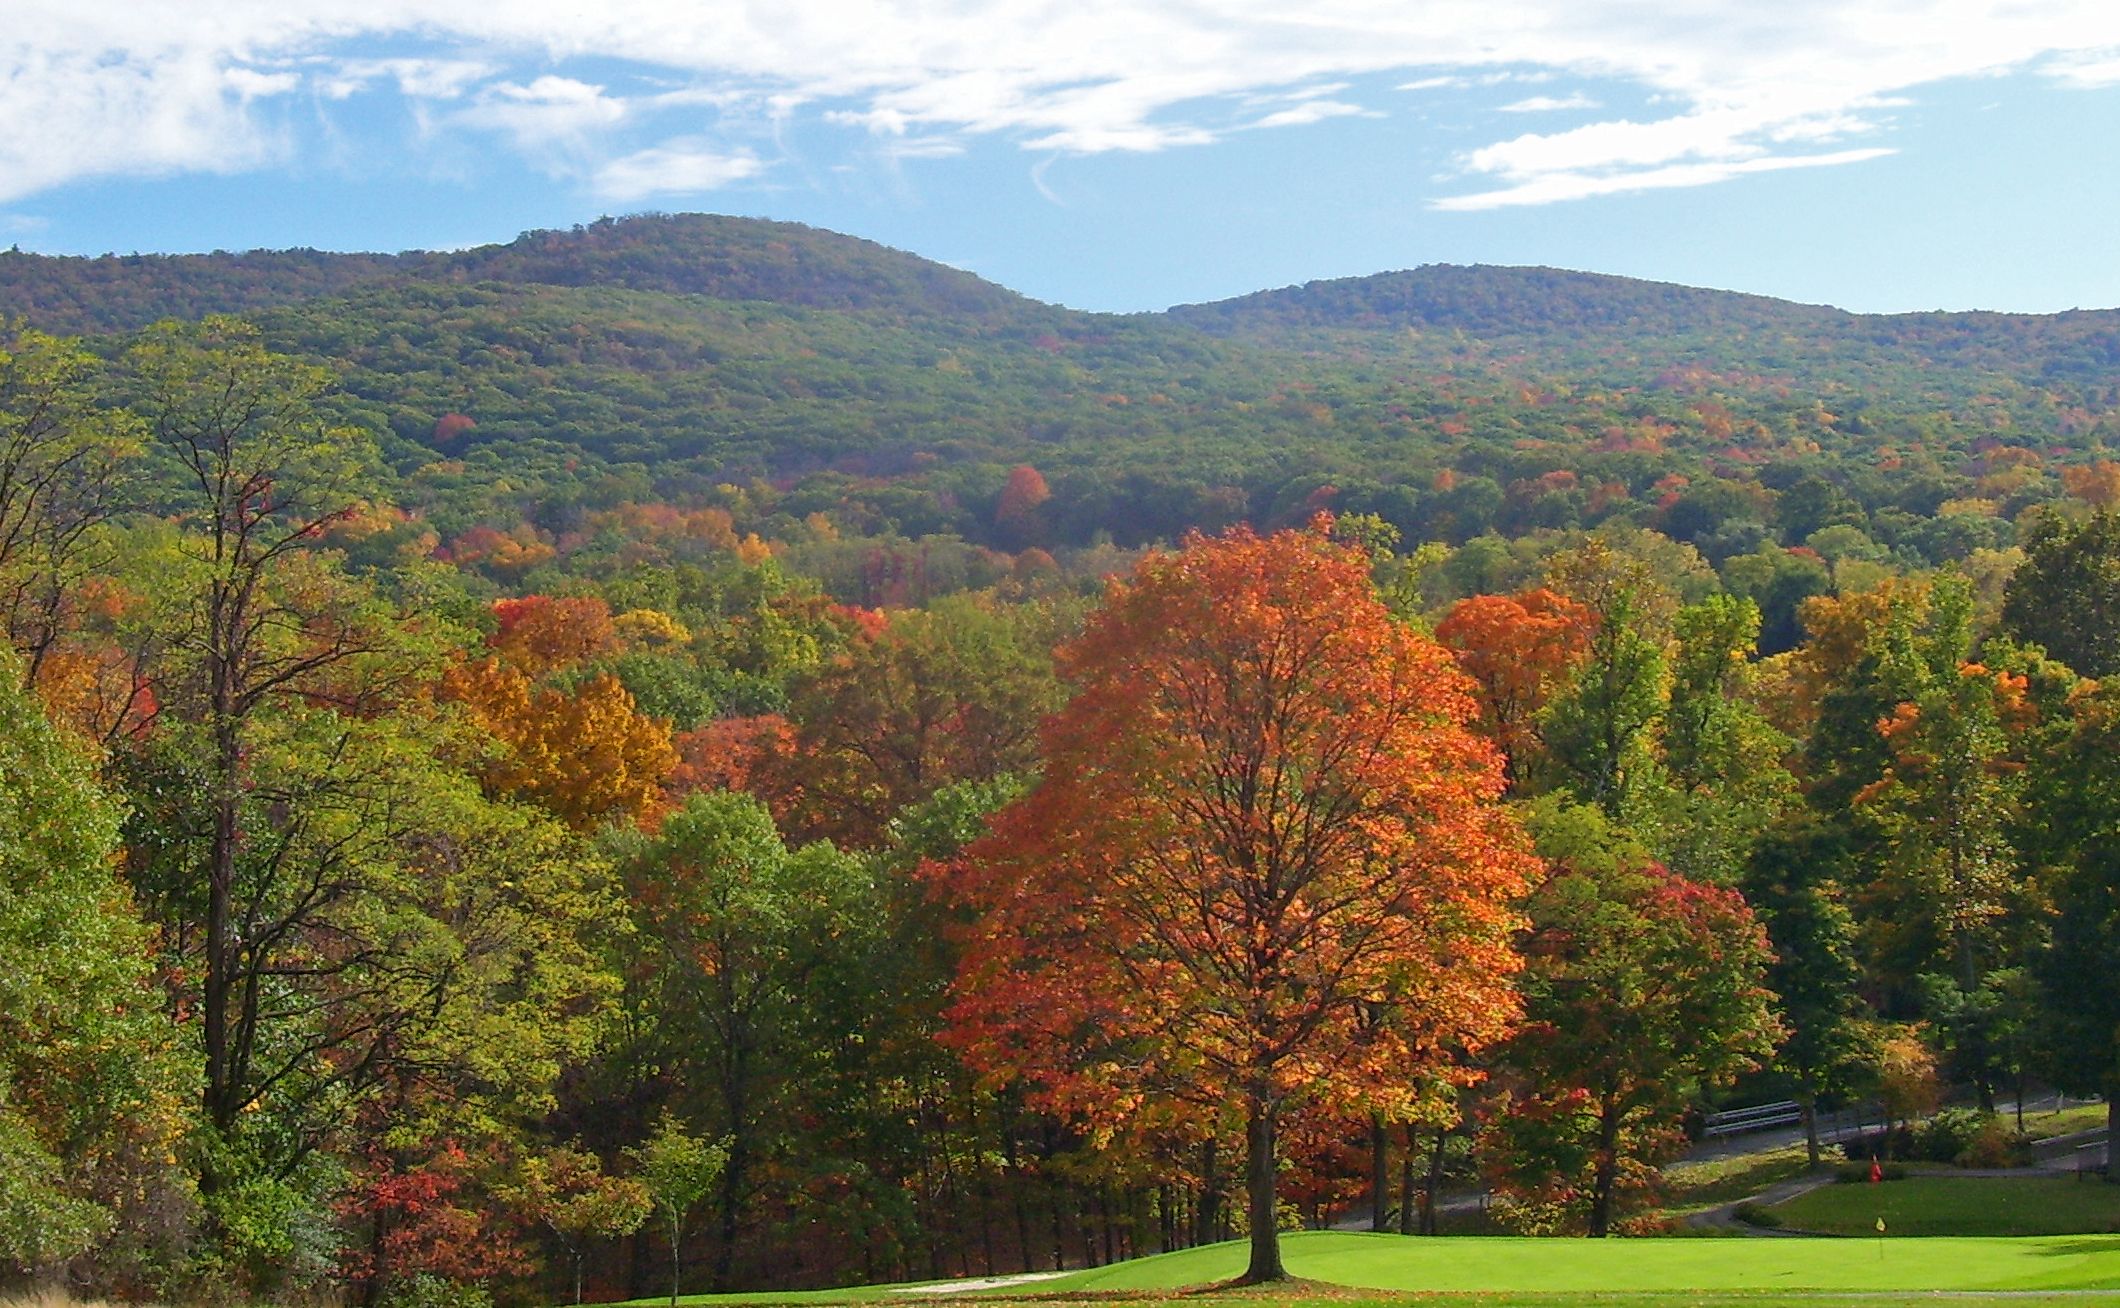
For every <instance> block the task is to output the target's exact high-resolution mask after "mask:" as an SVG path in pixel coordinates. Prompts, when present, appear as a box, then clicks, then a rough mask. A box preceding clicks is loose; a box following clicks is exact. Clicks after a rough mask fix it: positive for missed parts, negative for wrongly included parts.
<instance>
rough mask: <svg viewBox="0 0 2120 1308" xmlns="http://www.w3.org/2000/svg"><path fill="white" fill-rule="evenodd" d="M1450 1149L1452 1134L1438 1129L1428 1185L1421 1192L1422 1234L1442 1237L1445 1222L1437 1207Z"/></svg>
mask: <svg viewBox="0 0 2120 1308" xmlns="http://www.w3.org/2000/svg"><path fill="white" fill-rule="evenodd" d="M1449 1147H1450V1132H1449V1131H1448V1130H1445V1129H1442V1128H1438V1129H1437V1130H1436V1133H1435V1149H1434V1151H1433V1152H1431V1153H1430V1154H1429V1155H1428V1185H1427V1188H1426V1189H1424V1190H1422V1191H1421V1234H1422V1235H1441V1234H1442V1233H1443V1222H1442V1215H1441V1211H1442V1210H1441V1209H1440V1208H1438V1207H1437V1203H1438V1201H1439V1200H1440V1198H1441V1196H1442V1193H1443V1162H1444V1159H1445V1156H1446V1153H1447V1151H1448V1149H1449Z"/></svg>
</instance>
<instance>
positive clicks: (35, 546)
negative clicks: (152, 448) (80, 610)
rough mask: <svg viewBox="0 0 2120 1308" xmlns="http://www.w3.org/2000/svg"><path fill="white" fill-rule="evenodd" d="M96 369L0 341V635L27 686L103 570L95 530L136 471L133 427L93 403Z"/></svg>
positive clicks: (79, 352)
mask: <svg viewBox="0 0 2120 1308" xmlns="http://www.w3.org/2000/svg"><path fill="white" fill-rule="evenodd" d="M100 369H101V364H99V363H98V362H97V360H96V359H95V357H94V356H93V355H91V354H89V353H88V351H87V350H85V349H83V348H82V347H81V346H80V345H79V344H78V343H76V342H73V341H66V340H60V339H58V338H55V337H51V336H47V335H45V334H44V333H42V332H37V331H28V330H24V331H18V332H15V333H14V334H13V336H12V339H7V340H0V634H4V635H5V636H6V637H7V638H8V639H9V640H10V641H12V643H13V644H14V646H15V648H16V649H18V650H20V651H21V652H22V654H23V656H24V661H25V664H26V672H27V675H28V677H29V679H30V680H31V681H36V680H37V679H38V674H39V672H40V670H41V669H42V665H43V663H44V660H45V658H46V656H47V655H49V654H50V653H51V651H52V648H53V646H54V645H55V644H56V643H57V642H58V641H59V639H60V638H61V636H62V635H63V634H64V631H65V628H66V622H67V609H68V607H69V604H70V603H71V601H72V600H73V599H74V598H75V591H76V588H77V587H78V586H79V584H80V583H81V581H82V580H83V579H84V578H86V577H87V576H89V575H90V574H92V573H94V572H96V571H98V570H100V569H101V568H102V567H103V566H105V564H106V563H107V551H106V549H105V547H104V546H103V544H102V543H101V542H100V541H99V540H98V539H97V528H98V527H99V526H100V525H101V524H103V523H105V522H107V521H109V520H110V519H111V517H112V516H113V515H114V514H115V513H116V512H117V511H118V510H119V509H121V508H122V507H124V505H123V502H122V501H123V499H124V496H125V494H126V492H127V491H128V490H129V489H130V488H131V485H132V480H133V473H134V471H135V469H136V467H137V458H138V455H139V453H140V431H139V422H138V420H137V419H135V418H133V416H132V415H131V414H129V413H127V412H126V411H124V410H122V409H114V408H107V407H104V406H101V405H99V404H98V403H97V395H96V383H97V380H98V373H99V371H100Z"/></svg>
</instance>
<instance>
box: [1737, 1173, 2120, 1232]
mask: <svg viewBox="0 0 2120 1308" xmlns="http://www.w3.org/2000/svg"><path fill="white" fill-rule="evenodd" d="M1769 1211H1770V1212H1772V1213H1773V1214H1774V1215H1775V1216H1777V1217H1779V1218H1781V1221H1782V1225H1784V1226H1789V1227H1795V1228H1797V1229H1799V1230H1805V1231H1818V1232H1820V1233H1822V1234H1826V1235H1871V1234H1874V1233H1875V1231H1876V1226H1877V1219H1878V1218H1879V1217H1883V1218H1884V1223H1885V1229H1886V1231H1887V1232H1889V1233H1891V1234H1894V1235H1972V1234H1976V1233H1977V1234H1981V1235H2092V1234H2100V1233H2104V1232H2112V1231H2120V1185H2106V1184H2105V1183H2103V1182H2101V1181H2095V1180H2085V1181H2078V1180H2076V1179H2075V1178H2073V1177H2066V1176H2059V1177H2055V1176H2007V1177H2003V1176H1992V1177H1971V1176H1969V1177H1951V1176H1910V1177H1908V1178H1907V1179H1906V1180H1904V1181H1887V1182H1884V1183H1883V1184H1881V1185H1869V1184H1864V1183H1856V1184H1852V1185H1828V1186H1821V1187H1820V1188H1818V1189H1816V1190H1813V1191H1811V1192H1810V1193H1808V1194H1801V1195H1798V1196H1797V1197H1796V1198H1794V1199H1791V1200H1788V1201H1787V1202H1786V1203H1779V1204H1776V1205H1774V1207H1773V1208H1772V1209H1770V1210H1769Z"/></svg>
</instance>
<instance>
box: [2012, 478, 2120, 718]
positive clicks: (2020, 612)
mask: <svg viewBox="0 0 2120 1308" xmlns="http://www.w3.org/2000/svg"><path fill="white" fill-rule="evenodd" d="M2002 625H2003V627H2004V629H2005V630H2007V631H2009V632H2010V633H2012V634H2013V635H2015V636H2016V637H2017V638H2018V639H2020V640H2024V641H2028V642H2030V643H2032V644H2035V645H2039V646H2042V647H2044V648H2045V650H2046V652H2047V653H2048V654H2051V655H2052V656H2053V657H2055V658H2057V659H2059V660H2061V661H2062V662H2063V663H2066V664H2067V665H2068V666H2070V667H2071V668H2074V669H2075V670H2076V671H2077V672H2078V673H2081V674H2082V675H2083V676H2086V677H2106V676H2110V675H2112V674H2113V673H2115V672H2120V514H2116V513H2113V512H2111V511H2109V510H2108V511H2105V512H2100V513H2095V514H2092V515H2091V516H2090V517H2089V518H2087V519H2085V520H2084V521H2082V522H2070V521H2069V520H2068V519H2066V518H2064V517H2062V516H2060V515H2059V514H2053V513H2048V514H2044V515H2042V516H2041V517H2040V518H2039V519H2038V521H2037V523H2036V524H2035V525H2034V526H2033V528H2032V532H2031V536H2030V538H2029V539H2028V540H2027V541H2026V542H2025V559H2024V562H2023V563H2022V564H2021V565H2019V566H2018V568H2017V571H2016V572H2015V573H2013V574H2011V576H2010V580H2009V584H2008V586H2007V588H2006V589H2005V590H2004V592H2003V601H2002Z"/></svg>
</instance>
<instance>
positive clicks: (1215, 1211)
mask: <svg viewBox="0 0 2120 1308" xmlns="http://www.w3.org/2000/svg"><path fill="white" fill-rule="evenodd" d="M1219 1162H1220V1160H1219V1159H1217V1158H1216V1156H1215V1142H1214V1141H1213V1140H1212V1139H1209V1140H1208V1141H1207V1142H1206V1143H1204V1144H1202V1145H1201V1146H1200V1202H1199V1204H1198V1205H1197V1206H1196V1207H1195V1208H1194V1209H1193V1237H1192V1242H1193V1244H1195V1245H1203V1244H1213V1243H1214V1242H1215V1231H1216V1228H1217V1227H1218V1226H1219V1225H1220V1224H1221V1221H1222V1211H1221V1208H1222V1177H1221V1173H1220V1171H1219Z"/></svg>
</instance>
